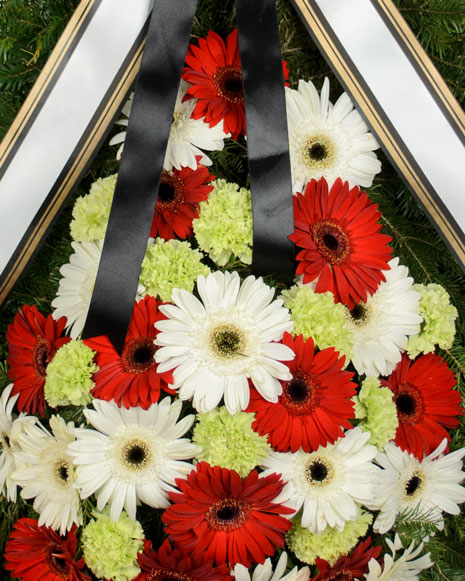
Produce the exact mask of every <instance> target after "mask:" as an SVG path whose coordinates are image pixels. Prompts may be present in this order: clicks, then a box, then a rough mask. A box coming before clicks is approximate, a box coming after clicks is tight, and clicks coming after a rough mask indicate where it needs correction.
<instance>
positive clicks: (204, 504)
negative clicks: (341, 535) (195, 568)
mask: <svg viewBox="0 0 465 581" xmlns="http://www.w3.org/2000/svg"><path fill="white" fill-rule="evenodd" d="M176 484H177V486H178V488H179V489H180V491H181V492H180V493H177V492H169V495H170V498H171V500H172V501H173V504H172V506H170V507H169V508H168V509H167V510H166V511H165V512H164V514H163V516H162V520H163V522H164V523H165V524H166V525H167V527H166V532H167V533H168V535H169V536H170V537H171V538H172V539H173V541H175V542H178V543H180V544H182V547H183V548H184V549H185V551H186V552H188V553H191V554H192V556H193V557H198V556H200V555H205V556H206V557H207V558H209V559H210V561H211V563H213V562H216V564H217V565H221V564H225V563H226V564H229V565H230V566H231V567H234V565H235V564H236V563H242V564H243V565H245V566H246V567H250V565H251V564H252V563H263V562H264V560H265V557H266V556H270V555H273V554H274V552H275V551H276V548H277V547H283V546H284V533H285V532H286V531H287V530H289V529H290V527H291V523H290V521H289V520H288V519H287V518H284V517H283V516H281V515H282V514H288V515H289V514H292V513H293V512H294V510H293V509H291V508H288V507H287V506H284V505H281V504H277V503H275V502H273V501H274V499H275V498H276V497H277V496H278V495H279V494H280V492H281V491H282V489H283V486H284V482H283V481H282V480H281V479H280V477H279V476H278V475H277V474H271V475H270V476H267V477H266V478H259V477H258V472H257V471H256V470H253V471H252V472H251V473H250V474H249V475H248V476H247V478H245V480H242V479H241V477H240V476H239V474H238V473H237V472H235V471H234V470H228V469H227V468H220V467H218V466H215V467H212V466H210V465H209V464H207V463H206V462H200V463H199V464H197V466H196V469H195V470H193V471H192V472H191V473H190V474H189V476H188V477H187V479H186V480H182V479H179V478H178V479H177V480H176Z"/></svg>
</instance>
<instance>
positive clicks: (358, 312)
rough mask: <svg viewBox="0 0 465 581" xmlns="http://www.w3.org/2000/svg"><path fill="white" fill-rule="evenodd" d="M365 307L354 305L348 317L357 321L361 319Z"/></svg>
mask: <svg viewBox="0 0 465 581" xmlns="http://www.w3.org/2000/svg"><path fill="white" fill-rule="evenodd" d="M365 310H366V309H365V307H364V306H363V305H355V306H354V308H353V309H351V311H350V316H351V317H352V319H355V320H356V321H359V320H360V319H363V315H364V314H365Z"/></svg>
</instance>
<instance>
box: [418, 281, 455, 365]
mask: <svg viewBox="0 0 465 581" xmlns="http://www.w3.org/2000/svg"><path fill="white" fill-rule="evenodd" d="M414 288H415V290H416V291H418V292H419V293H420V295H421V298H420V315H421V316H422V317H423V323H422V324H421V329H420V333H419V335H413V336H412V337H410V338H409V340H408V343H407V353H408V355H409V357H410V358H411V359H413V358H415V357H416V356H417V355H419V354H420V353H432V352H433V351H434V349H435V346H436V345H439V347H440V348H441V349H450V348H451V347H452V343H453V342H454V336H455V319H456V318H457V309H456V308H455V307H454V306H453V305H451V304H450V296H449V294H448V293H447V291H446V289H444V288H443V287H442V286H441V285H439V284H427V285H424V284H416V285H414Z"/></svg>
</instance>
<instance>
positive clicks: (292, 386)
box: [287, 377, 308, 403]
mask: <svg viewBox="0 0 465 581" xmlns="http://www.w3.org/2000/svg"><path fill="white" fill-rule="evenodd" d="M287 393H288V395H289V399H291V400H292V401H294V402H295V403H302V402H304V401H305V400H306V399H307V396H308V387H307V384H306V383H305V381H303V380H302V379H300V378H299V377H296V378H294V379H291V381H290V382H289V385H288V386H287Z"/></svg>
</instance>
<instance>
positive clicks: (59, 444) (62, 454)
mask: <svg viewBox="0 0 465 581" xmlns="http://www.w3.org/2000/svg"><path fill="white" fill-rule="evenodd" d="M50 427H51V429H52V432H53V435H52V434H50V432H48V430H46V429H45V428H44V427H43V426H42V425H40V424H37V425H27V426H26V427H25V429H24V432H23V433H22V434H21V436H20V437H19V438H18V444H19V446H20V449H21V451H20V452H17V453H15V456H16V458H17V460H18V461H19V462H20V463H21V464H22V466H21V467H20V468H19V469H18V470H16V471H15V472H14V473H13V474H12V478H13V479H14V480H15V481H16V483H17V484H19V485H20V486H22V487H23V489H22V491H21V496H22V497H23V498H26V499H29V498H34V510H36V511H37V512H38V513H39V514H40V518H39V526H42V525H46V526H48V527H51V528H53V529H54V530H58V531H59V532H60V534H61V535H64V534H65V533H66V531H68V530H70V529H71V527H72V526H73V523H76V524H77V525H80V524H82V514H81V505H80V501H79V493H78V492H77V490H75V489H74V488H73V482H74V467H73V459H72V458H71V456H69V455H68V453H67V447H68V444H69V443H70V442H73V441H74V434H73V428H74V424H73V422H70V423H69V424H66V423H65V422H64V420H63V418H61V417H60V416H52V417H51V418H50Z"/></svg>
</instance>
